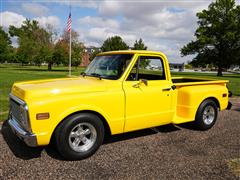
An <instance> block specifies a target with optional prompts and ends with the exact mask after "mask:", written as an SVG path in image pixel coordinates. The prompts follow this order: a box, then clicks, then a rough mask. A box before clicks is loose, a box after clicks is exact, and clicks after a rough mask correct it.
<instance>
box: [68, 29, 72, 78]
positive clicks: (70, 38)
mask: <svg viewBox="0 0 240 180" xmlns="http://www.w3.org/2000/svg"><path fill="white" fill-rule="evenodd" d="M69 33H70V34H69V76H71V70H72V65H71V64H72V59H71V53H72V28H71V29H70V32H69Z"/></svg>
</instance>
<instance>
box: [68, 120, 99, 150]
mask: <svg viewBox="0 0 240 180" xmlns="http://www.w3.org/2000/svg"><path fill="white" fill-rule="evenodd" d="M96 139H97V131H96V129H95V127H94V126H93V125H91V124H90V123H87V122H84V123H79V124H77V125H76V126H75V127H74V128H73V129H72V130H71V132H70V134H69V138H68V142H69V145H70V147H71V148H72V149H73V150H74V151H76V152H86V151H88V150H89V149H90V148H92V147H93V145H94V143H95V142H96Z"/></svg>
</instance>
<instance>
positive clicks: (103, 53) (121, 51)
mask: <svg viewBox="0 0 240 180" xmlns="http://www.w3.org/2000/svg"><path fill="white" fill-rule="evenodd" d="M110 54H152V55H153V54H155V55H163V56H165V55H164V54H163V53H162V52H157V51H148V50H119V51H107V52H102V53H99V54H98V56H99V55H100V56H101V55H110Z"/></svg>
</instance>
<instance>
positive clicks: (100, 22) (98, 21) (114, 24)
mask: <svg viewBox="0 0 240 180" xmlns="http://www.w3.org/2000/svg"><path fill="white" fill-rule="evenodd" d="M78 22H79V23H80V26H81V25H87V26H89V25H90V26H97V27H108V28H118V27H119V23H118V21H116V20H113V19H108V18H102V17H91V16H85V17H83V18H80V19H79V20H78Z"/></svg>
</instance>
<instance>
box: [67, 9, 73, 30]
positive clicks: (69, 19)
mask: <svg viewBox="0 0 240 180" xmlns="http://www.w3.org/2000/svg"><path fill="white" fill-rule="evenodd" d="M71 26H72V19H71V13H69V16H68V21H67V31H68V32H71Z"/></svg>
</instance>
